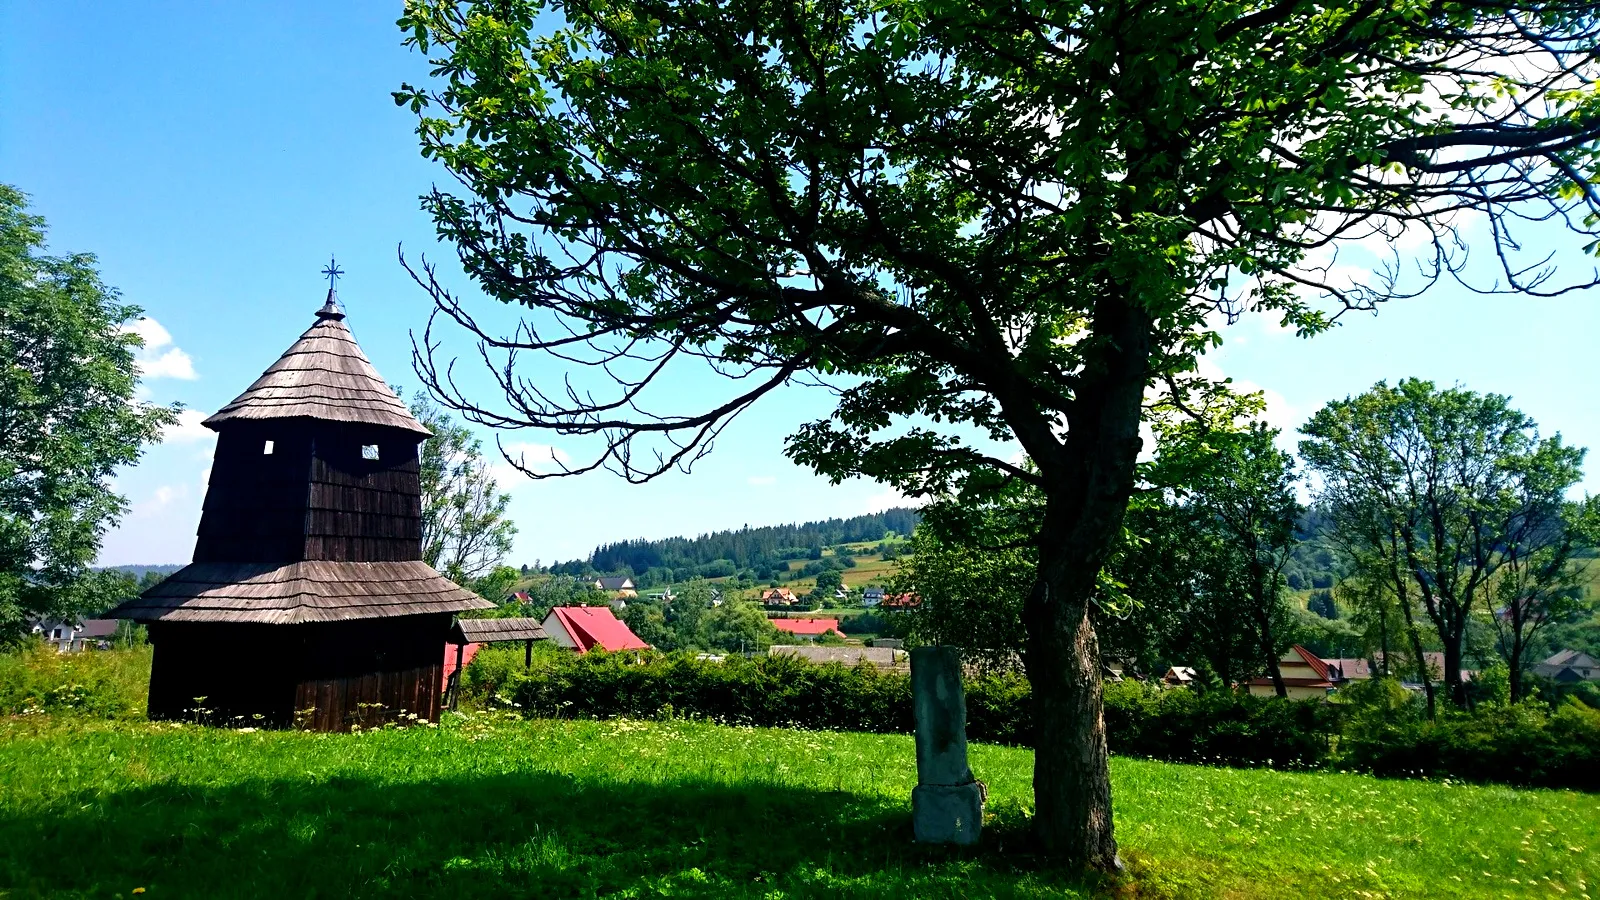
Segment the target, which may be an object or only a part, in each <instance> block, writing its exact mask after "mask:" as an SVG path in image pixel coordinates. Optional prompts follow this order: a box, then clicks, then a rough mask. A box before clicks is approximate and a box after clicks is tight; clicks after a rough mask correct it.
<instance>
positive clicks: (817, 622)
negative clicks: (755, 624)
mask: <svg viewBox="0 0 1600 900" xmlns="http://www.w3.org/2000/svg"><path fill="white" fill-rule="evenodd" d="M770 621H771V622H772V627H774V628H776V629H778V630H779V631H782V632H786V633H788V634H792V635H794V636H795V637H797V638H803V639H805V640H808V641H814V640H816V639H817V638H819V637H822V636H823V635H825V634H827V633H828V632H830V631H831V632H833V633H834V634H838V633H839V620H838V619H772V620H770Z"/></svg>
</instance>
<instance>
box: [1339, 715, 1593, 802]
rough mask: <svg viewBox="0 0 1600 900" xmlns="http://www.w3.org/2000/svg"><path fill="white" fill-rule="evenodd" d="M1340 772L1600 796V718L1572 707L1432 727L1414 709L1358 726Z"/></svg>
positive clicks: (1362, 718)
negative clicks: (1560, 789)
mask: <svg viewBox="0 0 1600 900" xmlns="http://www.w3.org/2000/svg"><path fill="white" fill-rule="evenodd" d="M1339 764H1340V766H1342V767H1345V768H1351V769H1356V770H1358V771H1364V772H1370V773H1372V774H1374V775H1387V776H1404V777H1417V776H1421V777H1430V778H1445V777H1448V778H1458V779H1462V780H1465V781H1500V782H1507V783H1510V784H1519V785H1529V786H1535V787H1564V788H1576V789H1578V790H1584V791H1600V711H1597V710H1594V709H1591V708H1589V707H1588V706H1586V705H1584V704H1582V703H1579V702H1578V701H1576V700H1571V699H1569V700H1568V701H1567V702H1565V703H1563V704H1562V705H1561V706H1559V707H1557V708H1556V710H1555V711H1554V712H1551V711H1550V709H1549V707H1547V706H1545V705H1544V704H1543V703H1541V702H1538V701H1536V700H1529V701H1524V702H1522V703H1515V704H1499V703H1491V704H1484V705H1482V706H1479V707H1478V708H1477V709H1475V710H1473V711H1472V712H1470V713H1463V712H1458V711H1456V710H1453V709H1449V708H1444V709H1441V710H1440V711H1439V714H1438V718H1436V719H1435V720H1433V721H1429V720H1428V719H1427V718H1426V717H1425V716H1423V715H1422V714H1421V713H1420V712H1419V711H1418V709H1416V706H1415V704H1409V705H1405V706H1397V707H1394V708H1391V709H1388V710H1378V711H1367V712H1364V713H1360V714H1358V715H1356V716H1354V717H1353V718H1352V721H1351V723H1350V726H1349V728H1348V729H1347V733H1346V734H1345V735H1344V736H1343V737H1342V739H1341V741H1340V758H1339Z"/></svg>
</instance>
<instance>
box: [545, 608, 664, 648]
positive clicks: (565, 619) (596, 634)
mask: <svg viewBox="0 0 1600 900" xmlns="http://www.w3.org/2000/svg"><path fill="white" fill-rule="evenodd" d="M550 613H551V615H553V616H555V618H556V623H557V624H558V625H560V626H561V628H562V629H563V630H565V631H566V632H567V635H568V636H569V637H571V638H572V642H573V643H574V644H576V645H577V649H578V652H579V653H587V652H588V651H590V650H592V649H594V648H595V647H599V648H600V649H601V650H612V651H616V650H649V649H650V645H649V644H646V643H645V642H644V641H641V640H639V636H638V635H636V634H634V633H633V632H632V631H631V630H630V629H629V628H628V626H627V625H625V624H623V623H622V622H621V621H620V620H619V619H617V617H616V616H614V615H612V613H611V608H610V607H608V606H557V607H556V608H554V609H552V610H550Z"/></svg>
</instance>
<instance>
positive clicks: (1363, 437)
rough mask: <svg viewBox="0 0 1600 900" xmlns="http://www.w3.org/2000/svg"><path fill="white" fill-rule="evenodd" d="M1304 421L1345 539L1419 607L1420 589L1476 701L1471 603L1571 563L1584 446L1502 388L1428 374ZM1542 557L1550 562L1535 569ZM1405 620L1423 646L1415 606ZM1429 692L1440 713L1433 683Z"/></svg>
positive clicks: (1458, 688) (1456, 687)
mask: <svg viewBox="0 0 1600 900" xmlns="http://www.w3.org/2000/svg"><path fill="white" fill-rule="evenodd" d="M1300 430H1301V432H1302V433H1304V434H1305V435H1306V440H1304V441H1302V442H1301V444H1300V454H1301V455H1302V456H1303V457H1304V458H1305V460H1306V464H1307V465H1308V466H1309V467H1310V468H1311V469H1312V470H1314V471H1315V472H1316V473H1317V474H1318V475H1319V476H1320V477H1321V486H1320V488H1319V490H1320V491H1321V493H1322V498H1323V500H1324V502H1325V503H1326V504H1327V505H1328V507H1329V508H1330V509H1331V510H1332V512H1333V515H1334V520H1335V522H1337V523H1338V527H1339V529H1340V530H1341V532H1343V534H1344V538H1343V539H1344V540H1348V541H1351V542H1354V543H1356V544H1357V547H1358V552H1359V558H1363V559H1366V560H1369V562H1368V563H1367V566H1368V567H1369V568H1376V569H1377V570H1378V571H1381V572H1383V573H1386V574H1387V576H1388V584H1386V585H1385V587H1386V588H1393V590H1394V592H1395V596H1396V597H1398V598H1399V601H1400V606H1401V607H1402V610H1403V611H1405V613H1406V614H1407V615H1408V616H1409V615H1410V610H1411V608H1412V602H1413V601H1412V598H1415V599H1416V601H1417V602H1420V605H1421V608H1422V610H1423V612H1424V613H1425V614H1426V615H1427V617H1428V620H1429V621H1430V622H1432V624H1433V628H1434V631H1435V632H1436V633H1437V635H1438V638H1439V641H1440V643H1441V644H1442V645H1443V647H1444V671H1443V672H1442V673H1439V674H1440V675H1441V676H1442V680H1443V682H1444V686H1445V691H1446V694H1447V695H1448V696H1449V698H1450V700H1451V701H1452V702H1454V703H1456V704H1457V705H1459V706H1465V705H1466V703H1467V695H1466V690H1465V686H1464V684H1463V683H1462V680H1461V667H1462V656H1463V650H1464V649H1465V646H1466V638H1467V629H1468V626H1469V625H1470V624H1471V622H1472V621H1473V619H1472V616H1473V611H1474V610H1475V609H1478V608H1480V607H1481V606H1482V605H1483V604H1485V603H1490V602H1492V601H1493V600H1494V599H1495V595H1496V593H1497V588H1499V590H1500V591H1503V592H1504V593H1503V595H1502V598H1501V599H1505V600H1507V601H1510V600H1512V598H1514V597H1515V596H1516V595H1518V594H1521V593H1523V592H1524V591H1529V590H1533V591H1536V592H1539V593H1542V590H1541V589H1540V587H1539V586H1540V585H1544V584H1546V583H1547V582H1549V581H1550V580H1551V579H1555V580H1556V581H1557V582H1558V583H1559V580H1560V579H1561V578H1562V576H1563V570H1564V569H1565V567H1566V565H1567V562H1568V560H1569V559H1570V556H1571V552H1572V551H1571V547H1570V546H1567V547H1565V548H1563V547H1562V546H1561V545H1562V544H1566V543H1569V542H1570V541H1571V537H1570V536H1569V535H1568V534H1567V533H1565V532H1564V530H1563V529H1565V527H1566V526H1565V525H1564V524H1563V523H1562V522H1561V520H1560V513H1561V512H1562V511H1563V507H1564V506H1565V502H1566V499H1565V498H1566V494H1567V492H1568V491H1569V490H1570V489H1571V488H1572V486H1573V485H1575V484H1577V483H1578V481H1579V480H1580V479H1581V478H1582V477H1583V468H1582V463H1583V456H1584V451H1583V450H1582V449H1579V448H1576V447H1569V446H1567V445H1565V444H1563V443H1562V441H1561V437H1560V435H1556V436H1554V437H1549V438H1541V437H1540V436H1539V433H1538V430H1537V428H1536V426H1535V425H1534V422H1533V420H1532V419H1530V418H1529V417H1528V416H1526V415H1524V414H1523V413H1521V412H1518V411H1517V410H1515V409H1513V408H1511V405H1510V401H1509V400H1508V399H1507V398H1506V397H1504V396H1500V395H1498V394H1477V393H1474V392H1472V391H1468V390H1464V389H1461V388H1448V389H1443V390H1441V389H1439V388H1437V387H1435V386H1434V384H1433V383H1432V382H1428V381H1422V380H1418V379H1406V380H1405V381H1401V382H1400V383H1398V384H1396V385H1394V386H1393V387H1391V386H1389V385H1388V384H1385V383H1382V382H1379V383H1378V384H1377V385H1374V386H1373V387H1372V389H1371V390H1369V391H1367V392H1366V393H1363V394H1360V395H1358V396H1355V397H1350V398H1347V399H1345V400H1337V401H1334V402H1332V403H1329V404H1328V405H1327V406H1325V407H1323V408H1322V409H1321V410H1319V411H1318V412H1317V414H1316V415H1314V416H1312V417H1311V420H1310V421H1309V422H1307V423H1306V424H1305V425H1304V426H1303V427H1302V428H1301V429H1300ZM1552 554H1555V555H1552ZM1541 565H1543V566H1548V567H1553V568H1546V569H1545V571H1544V572H1542V573H1540V572H1534V571H1530V568H1529V567H1535V568H1537V567H1539V566H1541ZM1408 628H1409V632H1410V634H1411V635H1412V640H1413V643H1414V645H1415V651H1414V652H1415V653H1416V655H1417V657H1418V658H1419V659H1421V658H1423V654H1422V647H1421V645H1420V641H1419V640H1418V639H1417V637H1416V635H1417V630H1416V627H1415V623H1414V622H1412V621H1411V620H1410V619H1409V618H1408ZM1427 676H1428V673H1426V672H1424V673H1423V683H1424V684H1427V683H1428V682H1429V678H1428V677H1427ZM1428 698H1429V706H1430V712H1431V708H1432V698H1433V695H1432V691H1431V689H1430V690H1429V691H1428Z"/></svg>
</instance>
